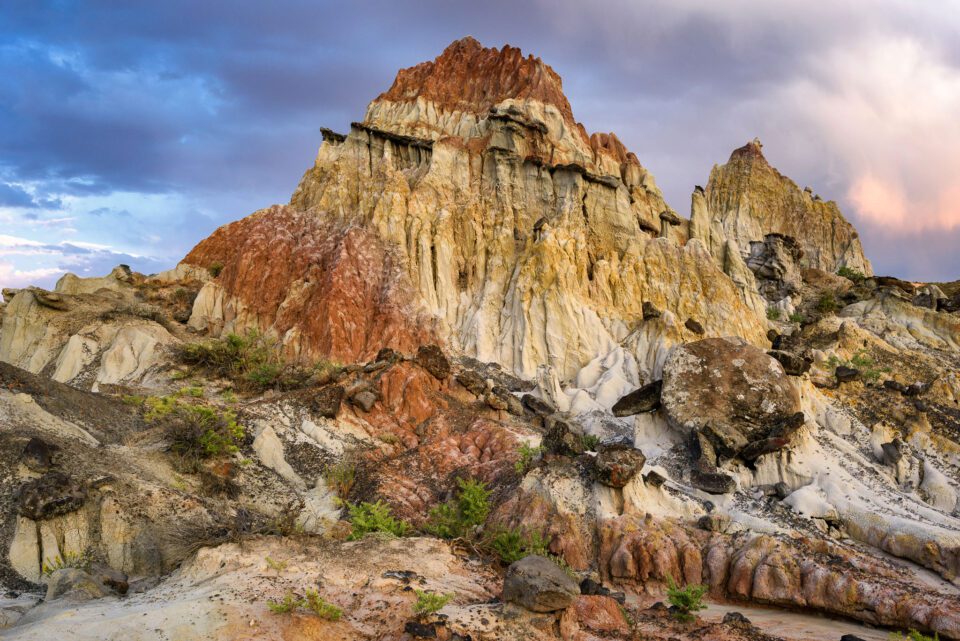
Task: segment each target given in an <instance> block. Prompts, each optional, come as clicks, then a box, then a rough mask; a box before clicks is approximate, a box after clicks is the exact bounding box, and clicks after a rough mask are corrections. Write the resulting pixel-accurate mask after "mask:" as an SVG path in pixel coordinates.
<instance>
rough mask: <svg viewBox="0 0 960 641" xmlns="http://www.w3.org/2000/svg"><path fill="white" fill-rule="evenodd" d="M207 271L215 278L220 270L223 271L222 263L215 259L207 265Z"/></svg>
mask: <svg viewBox="0 0 960 641" xmlns="http://www.w3.org/2000/svg"><path fill="white" fill-rule="evenodd" d="M207 271H208V272H210V275H211V276H213V277H214V278H216V277H217V276H219V275H220V272H222V271H223V263H221V262H220V261H219V260H215V261H213V262H212V263H210V266H209V267H207Z"/></svg>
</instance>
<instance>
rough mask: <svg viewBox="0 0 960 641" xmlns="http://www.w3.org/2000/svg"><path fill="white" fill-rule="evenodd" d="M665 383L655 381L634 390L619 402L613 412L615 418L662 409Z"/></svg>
mask: <svg viewBox="0 0 960 641" xmlns="http://www.w3.org/2000/svg"><path fill="white" fill-rule="evenodd" d="M662 389H663V381H654V382H652V383H648V384H647V385H644V386H643V387H641V388H640V389H637V390H634V391H632V392H630V393H629V394H627V395H626V396H624V397H623V398H621V399H620V400H619V401H617V402H616V403H615V404H614V406H613V408H612V410H611V411H612V412H613V415H614V416H633V415H634V414H641V413H643V412H652V411H653V410H655V409H657V408H658V407H660V392H661V390H662Z"/></svg>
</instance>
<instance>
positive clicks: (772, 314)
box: [767, 307, 780, 320]
mask: <svg viewBox="0 0 960 641" xmlns="http://www.w3.org/2000/svg"><path fill="white" fill-rule="evenodd" d="M767 320H780V308H779V307H768V308H767Z"/></svg>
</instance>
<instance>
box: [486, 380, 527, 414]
mask: <svg viewBox="0 0 960 641" xmlns="http://www.w3.org/2000/svg"><path fill="white" fill-rule="evenodd" d="M485 400H486V401H487V405H489V406H490V407H492V408H493V409H495V410H503V411H506V412H508V413H510V414H513V415H514V416H523V415H524V410H523V403H521V402H520V399H519V398H517V397H516V396H514V395H513V394H512V393H511V392H510V390H508V389H507V388H506V387H503V386H502V385H494V386H493V388H492V389H491V390H490V391H489V392H488V393H487V396H486V399H485Z"/></svg>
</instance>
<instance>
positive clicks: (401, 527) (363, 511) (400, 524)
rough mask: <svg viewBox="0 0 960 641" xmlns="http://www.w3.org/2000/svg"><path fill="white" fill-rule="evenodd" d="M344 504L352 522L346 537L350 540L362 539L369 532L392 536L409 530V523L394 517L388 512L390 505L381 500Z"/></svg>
mask: <svg viewBox="0 0 960 641" xmlns="http://www.w3.org/2000/svg"><path fill="white" fill-rule="evenodd" d="M346 505H347V511H348V512H349V513H350V522H351V523H352V524H353V531H352V532H351V533H350V536H349V537H348V538H349V540H351V541H356V540H358V539H362V538H363V537H364V536H366V535H367V534H369V533H371V532H386V533H387V534H392V535H393V536H405V535H406V534H407V533H409V532H410V524H409V523H407V522H406V521H401V520H400V519H397V518H394V516H393V515H392V514H391V513H390V506H388V505H387V504H386V503H384V502H383V501H377V502H376V503H366V502H364V503H360V504H359V505H355V504H352V503H347V504H346Z"/></svg>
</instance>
